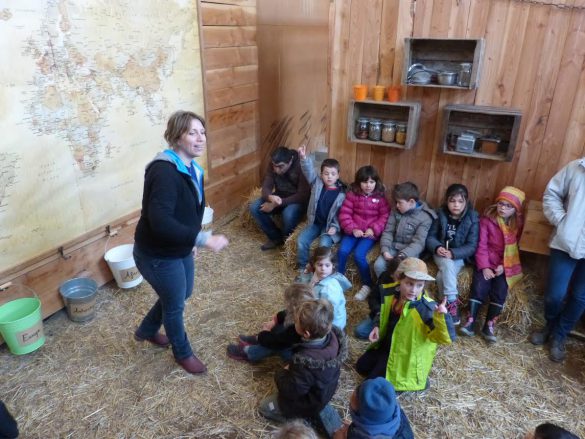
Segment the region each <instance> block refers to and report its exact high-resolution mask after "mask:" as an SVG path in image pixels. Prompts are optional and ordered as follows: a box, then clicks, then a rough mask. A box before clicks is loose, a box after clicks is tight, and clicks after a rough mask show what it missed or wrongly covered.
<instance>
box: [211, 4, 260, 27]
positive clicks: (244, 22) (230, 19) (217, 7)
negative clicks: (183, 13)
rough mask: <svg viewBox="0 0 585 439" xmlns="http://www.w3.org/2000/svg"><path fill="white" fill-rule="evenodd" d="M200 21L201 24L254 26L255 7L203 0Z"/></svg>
mask: <svg viewBox="0 0 585 439" xmlns="http://www.w3.org/2000/svg"><path fill="white" fill-rule="evenodd" d="M201 23H202V24H203V26H255V25H256V8H255V7H252V6H240V5H223V4H217V3H206V2H203V3H201Z"/></svg>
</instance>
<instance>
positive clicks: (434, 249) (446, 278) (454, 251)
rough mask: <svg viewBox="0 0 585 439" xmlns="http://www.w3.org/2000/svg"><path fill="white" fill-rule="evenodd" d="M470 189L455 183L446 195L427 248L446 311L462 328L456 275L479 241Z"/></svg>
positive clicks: (475, 212) (477, 216) (477, 223)
mask: <svg viewBox="0 0 585 439" xmlns="http://www.w3.org/2000/svg"><path fill="white" fill-rule="evenodd" d="M468 198H469V194H468V192H467V188H466V187H465V186H463V185H462V184H452V185H451V186H449V187H448V188H447V192H446V193H445V203H444V204H443V206H441V208H440V209H438V210H437V216H438V218H437V219H435V220H434V221H433V225H432V226H431V229H430V230H429V235H428V236H427V243H426V247H427V250H428V251H429V252H430V253H431V254H432V255H433V259H434V261H435V264H437V267H438V269H439V271H438V272H437V287H438V290H439V297H441V298H442V297H444V296H446V297H447V310H448V311H449V314H450V315H451V319H453V324H454V325H459V323H460V321H461V316H460V314H459V308H458V302H459V300H458V299H457V295H458V294H459V293H458V292H457V275H458V274H459V272H460V271H461V269H462V268H463V266H464V265H465V260H467V259H470V258H472V257H473V255H474V254H475V249H476V248H477V241H478V238H479V215H478V214H477V211H476V210H475V209H473V206H471V203H470V202H469V201H468Z"/></svg>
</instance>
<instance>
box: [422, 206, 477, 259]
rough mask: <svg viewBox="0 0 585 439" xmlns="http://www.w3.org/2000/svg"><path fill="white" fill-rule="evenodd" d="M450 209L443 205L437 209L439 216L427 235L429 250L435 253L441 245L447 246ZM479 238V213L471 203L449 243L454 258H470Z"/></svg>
mask: <svg viewBox="0 0 585 439" xmlns="http://www.w3.org/2000/svg"><path fill="white" fill-rule="evenodd" d="M448 222H449V210H448V209H447V206H442V207H441V208H440V209H438V210H437V218H436V219H435V220H434V221H433V224H432V225H431V229H430V230H429V234H428V236H427V243H426V246H427V250H428V251H429V252H430V253H431V254H433V255H434V254H435V253H436V251H437V249H438V248H439V247H445V242H446V240H447V223H448ZM478 240H479V214H478V213H477V211H476V210H475V209H474V208H473V207H471V206H470V205H469V204H468V205H467V208H466V209H465V212H463V215H461V218H460V220H459V225H458V226H457V231H456V232H455V237H454V238H453V240H452V241H451V242H450V243H449V250H451V253H453V259H470V258H472V257H473V255H474V254H475V250H476V249H477V242H478Z"/></svg>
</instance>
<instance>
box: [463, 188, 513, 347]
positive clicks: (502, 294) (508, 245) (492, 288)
mask: <svg viewBox="0 0 585 439" xmlns="http://www.w3.org/2000/svg"><path fill="white" fill-rule="evenodd" d="M524 198H525V195H524V192H522V191H521V190H520V189H518V188H515V187H513V186H506V187H505V188H504V189H502V190H501V191H500V193H499V194H498V196H497V197H496V204H492V205H491V206H489V207H488V208H487V209H486V211H485V214H484V215H483V216H482V217H481V219H480V221H479V243H478V245H477V250H476V252H475V264H476V266H477V268H476V270H475V272H474V273H473V280H472V282H471V292H470V294H469V316H468V317H467V323H466V324H465V326H463V327H462V328H461V329H460V331H461V333H462V334H463V335H466V336H468V337H473V336H474V335H475V323H476V319H477V315H478V313H479V308H480V307H481V306H482V304H483V303H486V302H489V305H488V310H487V316H486V319H485V323H484V325H483V328H482V330H481V335H482V336H483V338H484V339H485V340H486V341H487V342H489V343H495V342H496V341H497V338H496V335H495V333H494V328H495V325H496V321H497V320H498V317H499V316H500V314H501V313H502V308H503V307H504V303H505V302H506V297H508V291H509V289H510V288H512V287H513V286H514V285H515V284H516V283H517V282H518V281H519V280H520V279H521V278H522V265H521V264H520V252H519V250H518V241H519V240H520V236H521V235H522V226H523V221H522V203H523V202H524Z"/></svg>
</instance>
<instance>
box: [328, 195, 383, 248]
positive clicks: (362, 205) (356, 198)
mask: <svg viewBox="0 0 585 439" xmlns="http://www.w3.org/2000/svg"><path fill="white" fill-rule="evenodd" d="M389 214H390V206H389V205H388V201H387V200H386V197H385V196H384V193H382V192H375V193H373V194H370V195H364V194H356V193H355V192H353V191H348V192H347V194H345V200H344V201H343V204H342V205H341V209H339V223H340V224H341V229H342V230H343V232H344V233H345V234H346V235H351V234H352V233H353V231H354V230H355V229H358V230H361V231H362V232H365V231H366V230H367V229H372V230H373V231H374V239H375V240H378V239H379V238H380V235H381V234H382V231H383V230H384V226H385V225H386V220H387V219H388V215H389Z"/></svg>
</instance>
